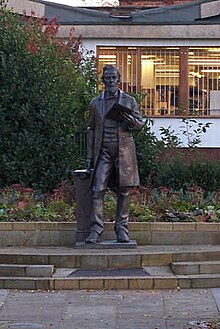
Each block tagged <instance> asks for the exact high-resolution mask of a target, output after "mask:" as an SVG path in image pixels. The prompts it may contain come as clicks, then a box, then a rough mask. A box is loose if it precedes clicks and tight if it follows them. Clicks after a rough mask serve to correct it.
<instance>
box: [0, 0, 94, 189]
mask: <svg viewBox="0 0 220 329" xmlns="http://www.w3.org/2000/svg"><path fill="white" fill-rule="evenodd" d="M58 29H59V26H58V24H57V17H55V18H54V19H53V20H52V21H51V22H49V23H48V22H47V21H46V20H45V19H44V18H42V19H40V20H36V19H35V18H33V17H30V18H27V17H25V16H22V17H20V16H19V15H17V14H15V13H12V12H11V11H8V10H7V9H5V7H4V5H3V4H2V5H0V125H1V130H0V186H5V185H8V184H12V183H15V182H21V183H24V184H25V185H27V186H32V187H37V188H40V189H41V190H43V191H46V190H50V189H52V188H53V187H55V186H56V185H57V184H59V183H60V181H61V179H65V178H67V177H68V175H69V172H70V171H71V170H72V169H74V168H76V167H77V166H78V164H79V162H80V158H79V149H78V145H77V144H76V143H74V136H75V134H76V132H78V131H81V130H82V129H84V127H85V125H86V121H87V112H86V109H87V108H88V103H89V100H90V99H91V97H93V96H94V95H95V94H96V62H95V59H94V57H93V54H92V53H89V52H87V51H86V50H85V49H83V47H82V43H81V40H80V38H76V37H75V36H74V30H71V31H70V35H69V39H68V41H64V40H62V39H61V40H60V39H57V38H56V34H57V32H58Z"/></svg>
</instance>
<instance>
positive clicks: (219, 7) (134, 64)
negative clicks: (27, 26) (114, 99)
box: [11, 0, 220, 148]
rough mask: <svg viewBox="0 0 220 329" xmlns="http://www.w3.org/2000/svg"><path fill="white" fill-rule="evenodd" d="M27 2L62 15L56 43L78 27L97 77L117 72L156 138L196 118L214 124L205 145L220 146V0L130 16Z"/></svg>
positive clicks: (47, 12)
mask: <svg viewBox="0 0 220 329" xmlns="http://www.w3.org/2000/svg"><path fill="white" fill-rule="evenodd" d="M11 1H13V0H11ZM16 1H18V0H16ZM26 1H27V3H29V5H30V4H31V3H32V4H34V5H36V4H37V5H38V6H41V9H42V10H43V11H44V16H46V17H48V18H49V19H52V18H53V17H55V16H56V15H58V16H59V23H60V29H59V37H64V38H65V37H67V35H68V32H69V30H70V28H72V27H73V28H74V29H75V33H76V35H81V36H82V40H83V43H84V45H85V47H86V48H87V49H90V50H93V51H94V53H95V55H96V56H97V59H98V66H99V74H101V71H102V68H103V66H104V65H105V64H113V65H116V66H117V67H118V68H119V70H120V72H121V88H122V89H123V90H124V91H126V92H129V93H132V94H137V93H138V94H140V95H141V97H142V112H143V115H145V116H146V117H148V118H149V117H150V118H153V119H154V122H155V124H154V129H155V131H156V133H157V134H159V128H160V127H161V126H163V127H168V126H170V125H171V126H172V127H173V129H174V130H175V131H176V132H177V133H179V131H180V127H181V118H183V117H189V118H196V120H199V122H201V123H206V122H210V123H212V125H211V128H210V129H209V131H208V133H207V134H206V135H205V136H204V138H203V139H202V144H201V145H202V146H203V147H214V148H216V147H219V145H220V136H218V131H219V130H220V39H219V35H220V0H199V1H182V3H181V4H174V5H167V6H164V7H158V8H154V9H149V8H148V9H143V10H139V11H136V12H130V13H129V14H126V15H113V14H112V13H109V12H108V11H106V12H105V11H99V10H96V9H91V8H90V9H88V8H77V7H69V6H64V5H58V4H54V3H48V2H45V1H40V0H32V1H28V0H26ZM147 1H148V0H146V1H145V2H147ZM122 2H123V1H122ZM128 2H129V1H127V3H128ZM130 2H133V3H134V1H130ZM142 2H144V1H142ZM154 2H155V1H154ZM176 2H177V1H175V3H176ZM183 2H184V3H183ZM101 88H102V86H100V89H101ZM185 142H186V141H184V139H183V143H185Z"/></svg>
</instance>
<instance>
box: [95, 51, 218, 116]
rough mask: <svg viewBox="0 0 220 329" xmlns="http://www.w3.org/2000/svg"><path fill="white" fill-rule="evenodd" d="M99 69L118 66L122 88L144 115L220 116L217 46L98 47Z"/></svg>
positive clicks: (100, 70)
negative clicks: (136, 97)
mask: <svg viewBox="0 0 220 329" xmlns="http://www.w3.org/2000/svg"><path fill="white" fill-rule="evenodd" d="M98 63H99V72H100V74H101V72H102V68H103V66H104V65H105V64H113V65H115V66H117V67H118V68H119V70H120V73H121V88H122V89H123V90H124V91H126V92H128V93H131V94H132V93H133V94H136V93H140V94H141V95H142V97H143V100H142V110H143V112H144V113H145V114H146V115H148V116H149V115H152V116H153V115H194V116H197V115H201V116H204V115H220V48H209V47H206V48H204V47H203V48H201V47H200V48H199V47H163V48H161V47H160V48H156V47H151V48H145V47H99V48H98Z"/></svg>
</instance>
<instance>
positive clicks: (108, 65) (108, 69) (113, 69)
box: [102, 64, 121, 81]
mask: <svg viewBox="0 0 220 329" xmlns="http://www.w3.org/2000/svg"><path fill="white" fill-rule="evenodd" d="M107 71H116V72H117V74H118V78H119V81H121V75H120V73H119V70H118V68H117V67H115V66H113V65H110V64H106V65H105V66H104V67H103V72H102V81H103V79H104V75H105V73H106V72H107Z"/></svg>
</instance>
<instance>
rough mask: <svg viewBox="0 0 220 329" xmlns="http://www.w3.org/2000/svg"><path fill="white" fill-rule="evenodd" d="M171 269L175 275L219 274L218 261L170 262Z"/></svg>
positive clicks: (219, 262)
mask: <svg viewBox="0 0 220 329" xmlns="http://www.w3.org/2000/svg"><path fill="white" fill-rule="evenodd" d="M171 268H172V270H173V272H174V273H175V274H176V275H181V274H183V275H185V274H220V261H219V260H216V261H200V262H172V263H171Z"/></svg>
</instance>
